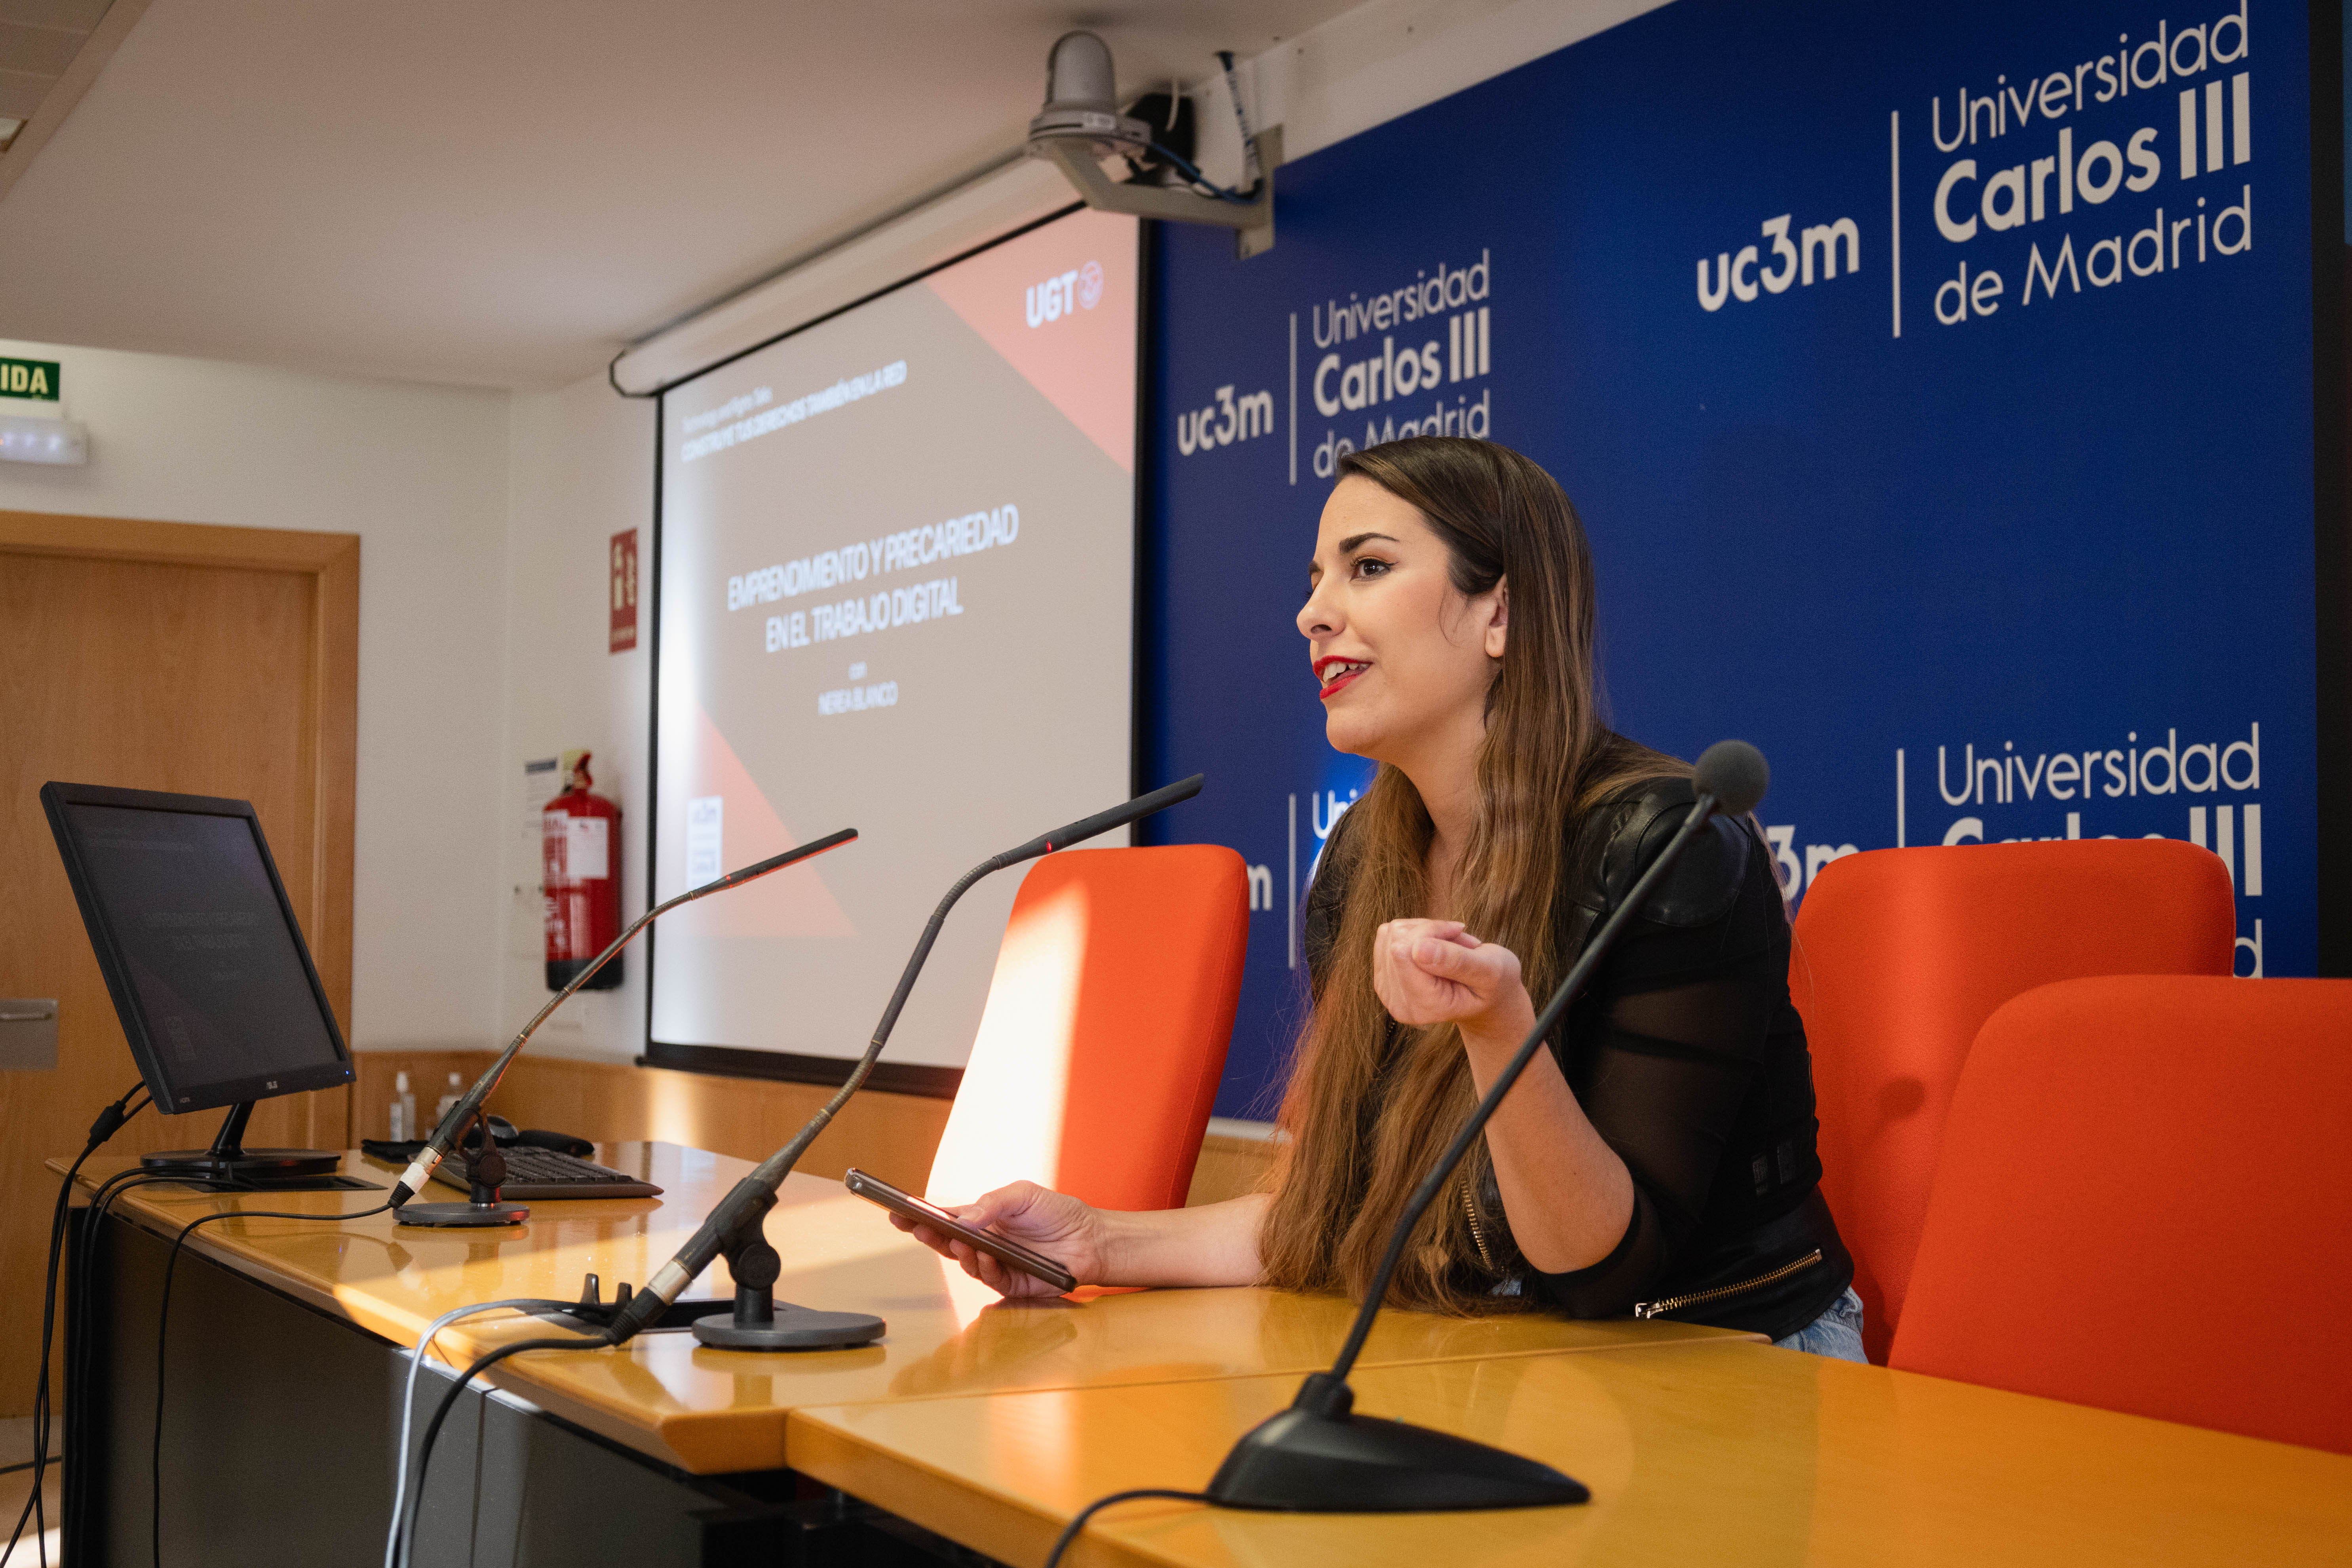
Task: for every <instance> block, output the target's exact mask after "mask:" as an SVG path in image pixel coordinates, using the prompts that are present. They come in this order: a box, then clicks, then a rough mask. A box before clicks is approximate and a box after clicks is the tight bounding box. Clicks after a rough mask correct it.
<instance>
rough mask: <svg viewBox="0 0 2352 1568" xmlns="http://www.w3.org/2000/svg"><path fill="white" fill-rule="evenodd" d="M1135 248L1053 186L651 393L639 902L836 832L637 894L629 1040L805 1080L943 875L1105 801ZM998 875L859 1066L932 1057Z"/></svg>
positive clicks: (984, 988) (955, 925) (1125, 649)
mask: <svg viewBox="0 0 2352 1568" xmlns="http://www.w3.org/2000/svg"><path fill="white" fill-rule="evenodd" d="M1138 274H1139V233H1138V225H1137V224H1136V221H1135V220H1134V219H1132V218H1127V217H1118V216H1110V215H1107V214H1101V213H1096V212H1092V211H1080V212H1076V213H1073V214H1069V215H1067V216H1063V217H1060V218H1056V219H1055V220H1053V221H1050V222H1048V223H1045V224H1043V225H1041V226H1037V227H1034V228H1031V229H1028V230H1025V231H1024V232H1022V233H1020V234H1018V235H1015V236H1013V237H1010V238H1007V239H1004V240H1003V241H1001V242H999V243H997V244H995V245H992V246H991V247H987V248H985V249H983V250H981V251H978V252H976V253H974V254H972V255H970V256H967V257H965V258H961V259H960V260H958V261H955V262H952V263H950V264H949V265H948V266H946V267H944V268H940V269H939V270H937V271H934V272H931V273H929V274H927V275H925V276H923V277H921V278H919V279H914V280H912V281H910V282H908V283H906V284H904V285H902V286H900V287H898V288H896V289H891V290H889V291H888V292H886V293H883V294H881V295H879V296H877V297H876V298H874V299H871V300H866V302H864V303H862V304H859V305H857V306H855V307H853V308H851V309H850V310H846V311H845V312H843V313H842V314H839V315H837V316H835V317H832V318H830V319H828V320H826V321H821V322H819V323H817V324H816V325H814V326H811V327H808V328H805V329H803V330H802V331H797V332H794V333H793V334H792V335H790V336H788V337H785V338H783V339H782V340H780V341H778V342H774V343H772V344H769V345H768V346H766V347H764V348H761V349H760V350H757V351H756V352H754V353H751V354H749V355H746V356H745V357H743V358H741V359H738V360H736V361H734V362H732V363H728V364H725V365H722V366H719V367H718V368H716V369H714V370H711V371H709V372H706V373H705V374H702V375H700V376H698V377H697V378H695V379H694V380H692V381H690V382H687V383H685V384H681V385H678V386H676V387H673V388H671V389H669V390H668V391H667V393H666V394H665V395H664V396H663V399H662V403H661V442H662V449H661V463H662V467H661V475H662V478H661V510H660V513H659V518H658V526H657V546H656V559H657V570H658V572H659V577H658V579H657V586H656V609H657V619H656V623H655V660H656V664H655V670H656V677H655V680H656V707H655V720H654V732H655V734H654V741H655V745H654V768H653V773H654V802H653V813H654V816H653V824H654V827H653V858H654V872H653V891H654V897H655V898H656V900H660V899H667V898H669V897H671V896H672V895H674V894H677V893H679V892H682V891H684V890H686V889H688V888H690V887H694V886H698V885H699V884H701V883H703V882H706V881H709V880H710V879H712V878H714V877H717V876H719V874H720V873H722V872H724V871H728V870H731V869H733V868H737V867H740V866H743V865H747V864H749V863H751V862H752V861H755V860H759V859H761V858H765V857H767V856H770V855H773V854H775V853H777V852H778V851H780V850H782V849H785V848H788V847H791V846H792V845H794V844H797V843H802V842H804V841H806V840H808V839H812V838H815V837H819V836H821V835H823V834H825V833H829V832H831V831H833V830H834V829H835V828H840V827H855V828H856V829H857V830H858V832H859V834H860V835H861V837H860V838H859V839H858V840H857V842H856V843H854V844H851V845H848V846H846V847H843V848H840V849H836V850H834V851H833V852H832V853H830V854H828V855H826V856H824V857H822V858H818V859H816V860H814V861H812V862H810V863H808V864H806V865H804V866H798V867H794V868H792V869H790V870H787V871H782V872H779V873H776V874H774V875H772V876H771V877H768V878H766V879H763V880H761V881H760V882H756V883H752V884H751V885H749V886H747V887H744V888H740V889H735V890H733V891H730V892H727V893H723V894H719V895H718V896H716V897H713V898H710V899H707V900H702V901H700V902H698V903H694V904H689V905H688V906H687V907H685V908H684V909H681V910H677V911H675V912H673V913H671V914H669V915H667V916H665V917H664V918H663V920H662V921H660V923H659V924H658V925H657V926H656V928H655V930H654V931H653V932H652V937H653V952H652V959H651V965H652V990H651V1004H650V1005H651V1015H652V1016H651V1019H650V1026H651V1027H650V1034H651V1043H650V1045H649V1047H648V1052H647V1056H648V1059H649V1060H653V1061H656V1062H663V1061H667V1062H670V1063H673V1064H675V1065H680V1066H696V1067H704V1068H719V1069H721V1070H745V1071H753V1072H761V1071H766V1072H781V1073H782V1074H784V1075H785V1076H793V1077H810V1078H817V1079H823V1078H824V1077H826V1076H832V1077H834V1078H835V1079H837V1078H838V1077H839V1073H840V1070H841V1068H840V1067H839V1066H837V1065H836V1064H844V1063H845V1061H846V1060H847V1059H848V1058H855V1057H856V1056H857V1055H858V1053H859V1052H860V1051H861V1050H863V1049H864V1047H865V1045H866V1040H867V1039H868V1038H869V1037H871V1036H872V1034H873V1032H874V1026H875V1024H876V1021H877V1019H878V1018H879V1017H880V1016H881V1013H882V1009H883V1007H884V1005H886V1004H887V1001H888V999H889V996H890V992H891V989H892V987H893V986H894V985H896V984H897V983H898V974H899V971H900V969H901V968H902V967H903V966H904V964H905V963H906V960H907V956H908V953H909V952H911V951H912V949H913V947H914V944H915V942H916V940H917V938H918V937H919V935H920V934H921V931H922V929H923V925H924V922H925V921H927V920H928V919H929V916H930V912H931V910H932V908H933V907H934V906H935V905H936V904H937V903H938V901H939V900H940V897H941V896H942V895H943V894H944V893H945V892H946V891H947V889H948V888H949V886H950V884H951V883H952V882H953V881H954V880H955V879H956V878H957V877H958V876H960V875H961V874H962V873H963V872H964V871H966V870H968V869H969V868H971V866H973V865H974V864H975V863H977V862H979V861H981V860H982V859H985V858H987V857H989V856H991V855H992V854H995V853H996V852H997V851H999V850H1002V849H1007V848H1010V847H1013V846H1014V845H1016V844H1019V843H1022V842H1023V841H1024V840H1026V839H1028V838H1031V837H1034V836H1036V835H1037V834H1039V833H1042V832H1044V831H1045V830H1046V829H1048V828H1051V827H1055V826H1059V825H1060V824H1062V823H1064V822H1066V821H1069V820H1070V819H1072V818H1074V817H1078V816H1086V815H1088V814H1090V813H1092V812H1095V811H1098V810H1101V809H1103V808H1104V807H1106V806H1109V805H1115V804H1117V803H1118V802H1119V801H1121V800H1124V799H1125V798H1127V796H1128V795H1129V783H1130V779H1131V773H1132V765H1133V764H1132V757H1133V747H1132V741H1131V711H1130V710H1131V705H1132V687H1133V680H1132V670H1131V666H1132V647H1133V637H1134V631H1133V627H1134V542H1135V482H1134V468H1135V407H1136V397H1135V386H1136V339H1137V321H1138V317H1137V310H1138V304H1137V293H1138ZM1102 842H1104V843H1122V842H1125V839H1124V838H1123V837H1118V836H1110V837H1106V838H1105V839H1104V840H1102ZM1021 875H1022V870H1021V868H1015V869H1013V870H1011V871H1006V872H1002V873H999V874H998V875H996V876H995V877H992V878H991V879H988V880H986V881H983V882H982V883H981V884H980V885H979V886H978V887H976V888H974V889H972V890H971V892H970V893H968V894H966V895H965V897H964V899H963V900H962V901H961V903H960V904H959V905H958V906H957V907H956V910H955V913H954V914H953V915H952V916H951V917H950V919H949V921H948V923H947V927H946V929H945V931H943V932H942V934H941V935H940V940H939V943H938V946H937V947H936V948H935V949H934V950H933V951H932V953H931V957H930V961H929V964H928V966H927V967H926V968H925V970H924V973H923V977H922V980H921V982H920V984H918V986H917V987H916V990H915V993H914V995H913V997H912V999H911V1000H910V1001H909V1002H908V1005H907V1008H906V1011H905V1013H904V1014H903V1015H902V1016H901V1017H900V1018H899V1021H898V1027H897V1030H896V1032H895V1033H894V1034H893V1035H892V1037H891V1040H890V1047H889V1049H888V1051H887V1053H886V1054H885V1055H884V1057H883V1058H882V1060H883V1063H884V1064H885V1068H886V1072H885V1074H884V1077H883V1078H882V1079H881V1080H879V1081H884V1082H889V1081H892V1080H893V1079H895V1080H896V1081H897V1082H898V1084H899V1085H900V1086H901V1087H930V1088H934V1089H937V1088H944V1087H946V1086H947V1085H948V1084H950V1083H951V1082H952V1077H953V1075H952V1074H951V1073H941V1072H939V1071H937V1070H936V1069H940V1068H959V1067H961V1065H962V1063H963V1060H964V1058H965V1054H966V1052H967V1051H968V1050H969V1048H970V1047H971V1038H972V1035H973V1033H974V1031H975V1030H976V1029H977V1028H978V1027H979V1025H980V1016H981V1010H982V1004H983V1002H984V1001H985V999H986V997H987V993H988V983H989V976H990V974H991V973H992V969H993V966H994V963H995V958H996V949H997V943H998V941H999V939H1000V938H1001V937H1002V935H1003V930H1004V921H1005V916H1006V914H1007V912H1008V911H1009V910H1010V909H1011V907H1012V902H1013V893H1014V891H1015V890H1016V889H1017V888H1018V887H1019V885H1020V879H1021ZM748 1052H763V1053H770V1054H769V1055H768V1056H766V1057H764V1058H761V1057H751V1056H748V1055H745V1054H744V1053H748ZM893 1066H896V1067H900V1068H906V1067H917V1068H931V1069H934V1070H933V1071H932V1072H931V1073H929V1074H924V1073H920V1072H918V1073H915V1074H912V1075H909V1074H906V1073H890V1072H888V1071H887V1068H891V1067H893Z"/></svg>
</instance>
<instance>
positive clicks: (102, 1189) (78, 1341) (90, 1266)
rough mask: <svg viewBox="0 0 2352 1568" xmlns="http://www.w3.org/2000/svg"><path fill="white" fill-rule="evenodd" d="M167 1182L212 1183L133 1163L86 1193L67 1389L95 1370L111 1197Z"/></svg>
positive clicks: (69, 1436)
mask: <svg viewBox="0 0 2352 1568" xmlns="http://www.w3.org/2000/svg"><path fill="white" fill-rule="evenodd" d="M165 1184H177V1185H182V1186H188V1185H210V1184H209V1183H206V1182H205V1180H204V1179H203V1178H201V1177H194V1176H180V1175H166V1174H164V1173H161V1172H157V1171H150V1170H146V1169H144V1168H142V1167H141V1166H138V1165H133V1166H131V1168H130V1169H129V1170H127V1171H117V1172H116V1173H114V1174H113V1175H111V1176H109V1177H108V1178H107V1179H106V1180H105V1181H103V1182H101V1183H100V1184H99V1185H98V1190H97V1191H96V1192H95V1193H93V1194H91V1195H90V1201H89V1206H88V1207H87V1208H86V1209H85V1210H84V1212H83V1219H82V1234H81V1237H80V1250H79V1253H78V1254H77V1261H76V1264H75V1268H74V1269H73V1277H74V1279H77V1280H78V1281H79V1282H80V1285H81V1289H79V1291H78V1292H77V1294H76V1297H75V1299H74V1300H73V1301H72V1302H71V1303H70V1304H69V1305H70V1310H72V1312H73V1324H72V1327H71V1330H70V1331H69V1332H68V1342H69V1343H70V1344H72V1345H75V1346H78V1347H79V1353H78V1354H75V1355H73V1356H71V1357H70V1358H69V1359H68V1365H67V1369H66V1384H67V1386H68V1388H77V1387H80V1388H86V1387H88V1386H89V1379H90V1377H91V1376H93V1375H94V1373H95V1366H96V1361H95V1358H96V1355H97V1352H96V1350H95V1348H94V1345H93V1342H94V1340H95V1339H96V1337H97V1336H96V1332H95V1327H94V1324H95V1321H96V1313H97V1310H98V1306H97V1296H98V1292H97V1291H96V1290H95V1289H92V1288H91V1286H90V1281H91V1279H93V1278H94V1277H95V1275H96V1272H97V1268H98V1253H99V1236H100V1232H101V1231H102V1230H103V1229H104V1228H105V1221H106V1216H107V1215H109V1214H110V1213H111V1212H112V1210H113V1207H114V1204H115V1200H116V1199H118V1198H120V1197H121V1196H122V1194H125V1193H127V1192H129V1191H131V1189H132V1188H133V1187H153V1186H163V1185H165ZM75 1431H76V1428H74V1427H72V1426H68V1429H67V1432H66V1455H67V1457H68V1458H75V1457H76V1456H77V1447H78V1445H77V1442H76V1437H75ZM79 1458H80V1459H82V1460H83V1461H84V1462H87V1461H88V1459H89V1455H88V1454H86V1453H83V1454H80V1455H79ZM42 1568H47V1559H46V1558H44V1559H43V1565H42Z"/></svg>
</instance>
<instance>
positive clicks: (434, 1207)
mask: <svg viewBox="0 0 2352 1568" xmlns="http://www.w3.org/2000/svg"><path fill="white" fill-rule="evenodd" d="M392 1217H393V1218H394V1221H396V1222H397V1223H399V1224H401V1225H414V1226H431V1227H438V1228H442V1229H479V1228H482V1227H484V1226H498V1225H520V1224H521V1223H522V1222H523V1221H525V1220H527V1219H529V1218H530V1205H528V1204H408V1205H404V1206H402V1207H401V1208H398V1209H395V1210H394V1212H393V1216H392Z"/></svg>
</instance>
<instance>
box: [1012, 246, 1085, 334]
mask: <svg viewBox="0 0 2352 1568" xmlns="http://www.w3.org/2000/svg"><path fill="white" fill-rule="evenodd" d="M1102 294H1103V269H1102V263H1101V262H1099V261H1089V262H1087V264H1086V265H1085V266H1084V267H1080V268H1076V269H1075V270H1073V271H1069V272H1065V273H1063V274H1062V275H1061V276H1060V277H1058V278H1048V279H1045V281H1044V282H1043V283H1032V284H1031V285H1029V291H1028V296H1027V298H1026V300H1025V301H1024V303H1025V305H1026V307H1027V310H1026V314H1027V316H1028V318H1029V324H1030V325H1031V326H1033V327H1042V326H1044V325H1045V323H1046V322H1048V321H1060V320H1061V319H1062V318H1063V317H1064V316H1067V315H1072V314H1075V313H1076V311H1077V310H1078V309H1079V308H1080V307H1082V306H1083V307H1084V308H1085V309H1087V310H1093V309H1094V308H1095V307H1096V306H1097V305H1099V304H1101V303H1102Z"/></svg>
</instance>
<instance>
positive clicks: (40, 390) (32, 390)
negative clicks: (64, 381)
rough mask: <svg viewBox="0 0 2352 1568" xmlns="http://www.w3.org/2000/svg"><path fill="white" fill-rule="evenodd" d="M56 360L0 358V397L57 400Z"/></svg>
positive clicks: (46, 401)
mask: <svg viewBox="0 0 2352 1568" xmlns="http://www.w3.org/2000/svg"><path fill="white" fill-rule="evenodd" d="M0 397H37V398H39V399H40V400H41V401H42V402H44V403H55V402H56V401H57V400H58V362H57V361H55V360H53V359H5V358H0Z"/></svg>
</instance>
